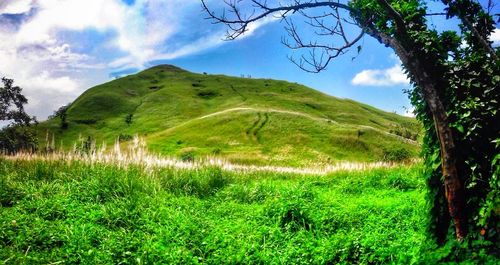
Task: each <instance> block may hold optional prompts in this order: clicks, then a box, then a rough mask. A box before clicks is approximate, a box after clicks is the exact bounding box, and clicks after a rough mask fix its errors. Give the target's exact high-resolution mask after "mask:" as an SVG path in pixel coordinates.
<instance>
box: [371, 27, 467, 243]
mask: <svg viewBox="0 0 500 265" xmlns="http://www.w3.org/2000/svg"><path fill="white" fill-rule="evenodd" d="M365 31H366V32H367V33H368V34H369V35H371V36H373V37H375V38H376V39H378V40H379V41H380V42H382V43H384V44H385V45H387V46H390V47H391V48H393V49H394V51H395V52H396V54H397V55H398V57H399V58H400V59H401V62H402V63H403V65H404V66H405V67H406V69H408V70H409V71H410V73H411V74H412V76H413V77H414V80H415V82H416V83H417V85H418V86H419V87H420V88H421V89H422V92H423V96H424V100H425V102H426V103H427V105H428V107H429V109H430V111H431V113H432V116H433V118H434V126H435V129H436V134H437V136H438V139H439V145H440V150H441V169H442V174H443V178H444V188H445V195H446V200H447V202H448V211H449V213H450V216H451V218H452V220H453V223H454V225H455V235H456V238H457V240H459V241H462V240H463V239H464V238H465V237H466V236H467V216H466V211H465V190H464V185H463V182H462V180H461V178H460V176H459V172H458V166H457V165H458V157H457V150H456V148H457V147H456V144H455V140H454V139H453V138H454V137H453V131H452V129H451V127H450V124H449V120H448V115H447V114H446V110H445V107H444V105H443V102H442V101H441V98H440V97H439V94H438V92H437V89H436V84H439V83H442V82H440V80H435V79H433V77H432V76H431V75H429V74H428V73H429V72H428V71H427V70H426V68H425V65H424V64H423V63H421V62H420V59H419V58H417V57H416V56H414V54H416V53H415V52H413V51H411V50H407V49H405V47H403V45H402V44H401V43H400V42H398V41H397V40H396V39H395V38H394V37H392V36H388V35H386V34H384V33H381V32H379V31H376V30H374V29H373V28H370V27H366V28H365Z"/></svg>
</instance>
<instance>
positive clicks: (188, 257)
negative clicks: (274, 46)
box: [0, 158, 449, 264]
mask: <svg viewBox="0 0 500 265" xmlns="http://www.w3.org/2000/svg"><path fill="white" fill-rule="evenodd" d="M419 171H420V168H419V166H414V167H411V168H403V167H402V168H394V169H379V170H370V171H364V172H354V173H353V172H351V173H347V172H345V173H342V172H339V173H335V174H332V175H328V176H300V175H287V174H276V173H262V172H261V173H234V172H226V171H221V170H220V169H217V168H201V169H198V170H175V169H167V168H163V169H156V170H150V171H145V170H143V169H141V168H134V167H130V168H128V169H119V168H117V167H114V166H109V165H85V164H83V163H78V162H72V163H65V162H57V161H55V162H41V161H24V162H21V161H7V160H2V159H1V158H0V204H1V205H0V262H4V263H5V264H49V263H57V264H75V263H81V264H152V263H164V264H191V263H209V264H226V263H232V264H235V263H259V264H262V263H266V264H268V263H271V264H273V263H274V264H301V263H302V264H311V263H312V264H325V263H329V264H332V263H333V264H336V263H340V264H353V263H360V264H380V263H396V264H410V263H419V264H433V263H436V262H437V261H438V260H439V259H440V257H441V256H446V255H447V253H440V254H439V253H436V252H430V249H431V248H433V247H434V246H433V245H432V244H431V243H427V242H429V240H427V239H426V232H425V227H426V218H427V217H426V216H427V210H426V203H425V198H424V197H425V185H424V182H423V181H422V179H421V178H420V177H419ZM441 252H443V250H441ZM444 252H446V250H444ZM448 254H449V253H448Z"/></svg>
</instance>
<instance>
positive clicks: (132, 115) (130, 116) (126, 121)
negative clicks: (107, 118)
mask: <svg viewBox="0 0 500 265" xmlns="http://www.w3.org/2000/svg"><path fill="white" fill-rule="evenodd" d="M133 117H134V114H127V116H125V123H126V124H127V125H130V124H132V118H133Z"/></svg>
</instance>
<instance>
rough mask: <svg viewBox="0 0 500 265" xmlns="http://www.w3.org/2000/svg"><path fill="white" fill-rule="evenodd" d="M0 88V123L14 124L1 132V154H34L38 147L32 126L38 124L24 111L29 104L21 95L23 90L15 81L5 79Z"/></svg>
mask: <svg viewBox="0 0 500 265" xmlns="http://www.w3.org/2000/svg"><path fill="white" fill-rule="evenodd" d="M2 83H3V86H1V87H0V121H8V122H13V123H11V124H9V125H8V126H6V127H3V128H2V129H1V130H0V152H4V153H7V154H14V153H16V152H18V151H26V152H34V151H36V150H37V147H38V139H37V135H36V133H35V131H34V130H33V128H31V127H30V126H31V125H32V123H35V124H36V123H37V122H36V119H35V118H34V117H30V116H29V115H28V114H26V112H25V111H24V105H25V104H26V103H28V100H27V99H26V97H25V96H24V95H23V94H21V92H22V89H21V88H20V87H18V86H14V80H12V79H8V78H5V77H3V78H2Z"/></svg>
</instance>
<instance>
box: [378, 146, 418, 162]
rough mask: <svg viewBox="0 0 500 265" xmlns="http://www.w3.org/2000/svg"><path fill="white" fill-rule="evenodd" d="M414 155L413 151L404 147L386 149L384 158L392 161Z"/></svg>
mask: <svg viewBox="0 0 500 265" xmlns="http://www.w3.org/2000/svg"><path fill="white" fill-rule="evenodd" d="M411 157H412V154H411V152H410V151H409V150H408V149H406V148H404V147H396V148H390V149H384V160H385V161H390V162H401V161H405V160H408V159H410V158H411Z"/></svg>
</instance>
